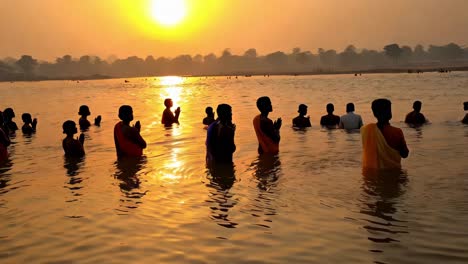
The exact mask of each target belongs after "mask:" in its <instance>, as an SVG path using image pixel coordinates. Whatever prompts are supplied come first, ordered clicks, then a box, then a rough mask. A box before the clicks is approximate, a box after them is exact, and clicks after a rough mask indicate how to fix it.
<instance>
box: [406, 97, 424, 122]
mask: <svg viewBox="0 0 468 264" xmlns="http://www.w3.org/2000/svg"><path fill="white" fill-rule="evenodd" d="M421 107H422V103H421V101H414V103H413V111H412V112H410V113H408V114H407V115H406V118H405V123H407V124H409V125H413V126H421V125H424V124H425V123H427V119H426V117H425V116H424V115H423V114H422V113H421Z"/></svg>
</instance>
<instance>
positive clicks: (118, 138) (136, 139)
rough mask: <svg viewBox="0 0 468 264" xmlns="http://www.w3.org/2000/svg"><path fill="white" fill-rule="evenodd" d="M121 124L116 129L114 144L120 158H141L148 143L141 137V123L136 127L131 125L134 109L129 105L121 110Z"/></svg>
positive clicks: (136, 124) (116, 125) (137, 123)
mask: <svg viewBox="0 0 468 264" xmlns="http://www.w3.org/2000/svg"><path fill="white" fill-rule="evenodd" d="M119 118H120V120H122V121H120V122H118V123H117V124H115V127H114V142H115V149H116V151H117V156H118V157H140V156H142V155H143V149H145V148H146V141H145V140H144V139H143V138H142V137H141V135H140V130H141V124H140V121H137V122H136V123H135V125H134V126H131V125H130V122H131V121H132V120H133V109H132V107H131V106H129V105H122V106H121V107H120V108H119Z"/></svg>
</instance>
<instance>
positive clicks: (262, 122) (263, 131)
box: [253, 96, 282, 155]
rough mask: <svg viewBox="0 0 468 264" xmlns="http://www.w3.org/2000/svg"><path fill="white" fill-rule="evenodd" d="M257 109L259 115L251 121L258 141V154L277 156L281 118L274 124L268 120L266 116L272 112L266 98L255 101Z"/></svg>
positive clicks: (268, 99) (269, 101) (269, 102)
mask: <svg viewBox="0 0 468 264" xmlns="http://www.w3.org/2000/svg"><path fill="white" fill-rule="evenodd" d="M257 108H258V110H260V114H259V115H258V116H256V117H255V118H254V120H253V126H254V129H255V134H256V135H257V139H258V153H259V154H264V153H265V154H272V155H275V154H278V152H279V142H280V133H279V131H280V128H281V124H282V121H281V118H278V120H276V121H275V122H274V123H273V121H272V120H271V119H269V118H268V114H269V113H270V112H272V111H273V107H272V105H271V100H270V98H269V97H267V96H263V97H260V98H258V99H257Z"/></svg>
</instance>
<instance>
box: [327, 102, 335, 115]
mask: <svg viewBox="0 0 468 264" xmlns="http://www.w3.org/2000/svg"><path fill="white" fill-rule="evenodd" d="M333 111H335V106H334V105H333V104H327V113H329V114H333Z"/></svg>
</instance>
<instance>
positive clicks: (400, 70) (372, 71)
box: [0, 66, 468, 83]
mask: <svg viewBox="0 0 468 264" xmlns="http://www.w3.org/2000/svg"><path fill="white" fill-rule="evenodd" d="M452 71H468V66H453V67H442V68H440V67H438V68H434V67H431V68H423V67H421V68H418V67H413V68H387V69H366V70H343V71H312V72H310V71H307V72H300V71H299V72H291V71H286V72H273V73H270V72H233V73H219V74H206V75H205V74H194V75H180V76H184V77H221V76H233V77H234V76H239V77H251V76H307V75H343V74H353V75H355V74H379V73H395V74H396V73H408V74H418V73H425V72H452ZM175 75H176V76H178V75H177V74H175ZM164 76H169V75H154V76H108V75H100V74H95V75H90V76H74V77H73V76H72V77H60V78H49V77H44V76H35V77H32V78H26V79H25V78H6V79H2V80H0V82H2V83H3V82H39V81H89V80H107V79H125V78H145V77H146V78H148V77H164Z"/></svg>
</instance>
